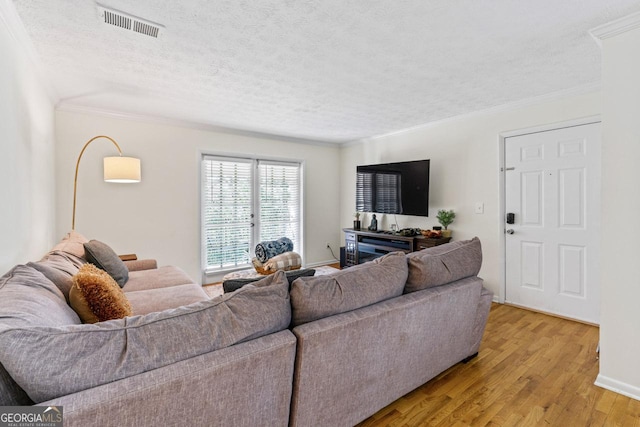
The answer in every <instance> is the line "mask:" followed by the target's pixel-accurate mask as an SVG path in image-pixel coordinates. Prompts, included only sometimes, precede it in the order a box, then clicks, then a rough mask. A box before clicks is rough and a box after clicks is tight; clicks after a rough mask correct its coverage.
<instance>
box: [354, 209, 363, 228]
mask: <svg viewBox="0 0 640 427" xmlns="http://www.w3.org/2000/svg"><path fill="white" fill-rule="evenodd" d="M355 216H356V219H355V220H354V221H353V229H354V230H360V226H361V224H360V212H356V214H355Z"/></svg>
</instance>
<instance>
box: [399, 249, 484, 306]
mask: <svg viewBox="0 0 640 427" xmlns="http://www.w3.org/2000/svg"><path fill="white" fill-rule="evenodd" d="M407 262H408V264H409V277H408V279H407V285H406V286H405V289H404V292H405V293H409V292H415V291H419V290H422V289H426V288H431V287H433V286H440V285H444V284H445V283H449V282H453V281H455V280H459V279H464V278H465V277H469V276H477V275H478V272H480V267H481V266H482V246H481V244H480V239H478V238H477V237H474V238H473V239H471V240H462V241H459V242H452V243H447V244H444V245H440V246H434V247H433V248H428V249H424V250H421V251H418V252H412V253H410V254H408V255H407Z"/></svg>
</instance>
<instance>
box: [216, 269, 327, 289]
mask: <svg viewBox="0 0 640 427" xmlns="http://www.w3.org/2000/svg"><path fill="white" fill-rule="evenodd" d="M314 274H316V271H315V270H314V269H313V268H303V269H302V270H292V271H287V272H285V275H286V276H287V281H288V282H289V287H291V285H292V284H293V281H294V280H296V279H297V278H298V277H308V276H313V275H314ZM261 279H264V276H263V277H252V278H250V279H229V280H225V281H224V282H222V289H224V292H225V293H227V292H233V291H237V290H238V289H240V288H241V287H243V286H244V285H248V284H249V283H254V282H256V281H258V280H261Z"/></svg>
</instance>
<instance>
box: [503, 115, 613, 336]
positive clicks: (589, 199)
mask: <svg viewBox="0 0 640 427" xmlns="http://www.w3.org/2000/svg"><path fill="white" fill-rule="evenodd" d="M600 133H601V126H600V123H592V124H587V125H581V126H573V127H569V128H563V129H556V130H552V131H547V132H538V133H533V134H528V135H520V136H515V137H509V138H506V139H505V166H506V172H505V207H506V212H505V214H506V213H507V212H512V213H514V214H515V223H514V224H510V225H506V228H509V229H510V230H509V231H510V232H511V231H513V234H505V239H506V242H505V246H506V290H505V300H506V301H507V302H510V303H514V304H518V305H523V306H526V307H531V308H534V309H538V310H541V311H547V312H550V313H555V314H560V315H563V316H567V317H573V318H576V319H580V320H586V321H589V322H593V323H598V320H599V307H600V289H599V283H598V280H599V277H598V275H599V270H598V251H599V247H598V246H599V225H600V204H599V202H600V145H601V136H600Z"/></svg>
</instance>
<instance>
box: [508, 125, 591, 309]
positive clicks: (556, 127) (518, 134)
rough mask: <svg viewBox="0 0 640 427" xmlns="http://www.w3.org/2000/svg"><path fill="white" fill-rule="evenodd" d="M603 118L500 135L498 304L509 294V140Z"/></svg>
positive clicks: (518, 130) (543, 126) (542, 126)
mask: <svg viewBox="0 0 640 427" xmlns="http://www.w3.org/2000/svg"><path fill="white" fill-rule="evenodd" d="M601 122H602V118H601V115H600V114H597V115H594V116H586V117H581V118H578V119H573V120H566V121H562V122H555V123H549V124H546V125H539V126H532V127H528V128H523V129H516V130H511V131H506V132H501V133H499V134H498V156H499V165H500V169H499V172H498V173H499V180H498V181H499V186H500V207H499V210H498V215H499V217H498V221H500V227H499V233H500V236H499V238H498V241H499V242H500V282H501V283H500V292H499V295H498V296H497V297H498V302H499V303H500V304H504V302H505V297H506V294H507V238H506V229H507V227H505V218H504V215H505V209H506V202H505V200H506V186H505V167H506V165H505V149H506V140H507V138H512V137H514V136H522V135H530V134H532V133H541V132H548V131H552V130H557V129H564V128H570V127H575V126H583V125H589V124H592V123H601Z"/></svg>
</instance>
